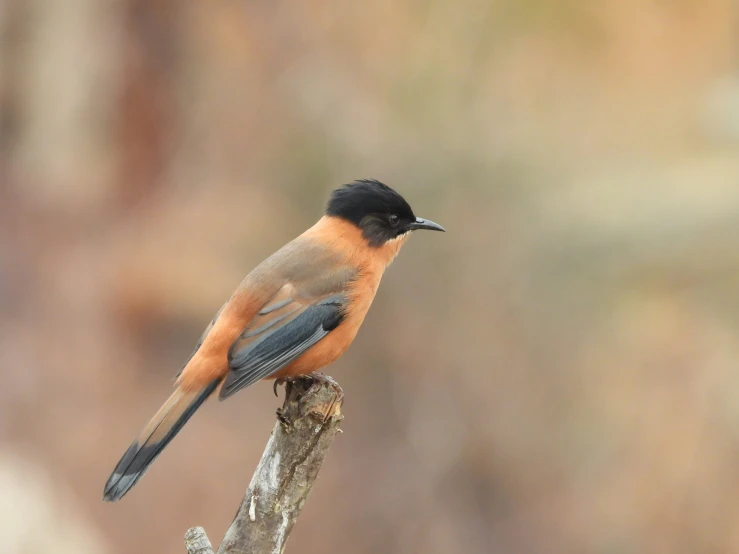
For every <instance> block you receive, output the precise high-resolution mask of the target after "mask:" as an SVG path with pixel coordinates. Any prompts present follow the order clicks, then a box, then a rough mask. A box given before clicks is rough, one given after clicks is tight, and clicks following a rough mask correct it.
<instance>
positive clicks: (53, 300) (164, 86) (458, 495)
mask: <svg viewBox="0 0 739 554" xmlns="http://www.w3.org/2000/svg"><path fill="white" fill-rule="evenodd" d="M360 177H375V178H378V179H381V180H383V181H386V182H388V183H389V184H392V185H393V186H395V187H396V188H397V189H399V190H400V191H401V192H402V193H403V194H404V195H405V196H406V197H407V198H408V199H409V200H410V201H411V204H412V205H413V206H414V208H415V209H416V212H417V213H418V214H420V215H422V216H424V217H428V218H431V219H433V220H435V221H438V222H440V223H441V224H443V225H445V226H446V228H447V230H448V232H447V233H446V234H445V235H441V234H431V233H427V234H423V233H418V234H417V236H415V237H413V239H412V240H411V241H410V242H409V243H408V244H407V245H406V246H405V248H404V251H403V252H402V253H401V256H400V257H399V258H398V260H397V261H396V262H395V264H394V265H393V266H392V268H390V270H389V272H388V273H387V274H386V276H385V279H384V282H383V285H382V287H381V289H380V293H379V294H378V297H377V299H376V301H375V304H374V306H373V308H372V310H371V311H370V314H369V317H368V318H367V321H366V323H365V324H364V327H363V330H362V332H361V333H360V334H359V336H358V339H357V341H356V342H355V344H354V345H353V347H352V348H351V349H350V351H349V352H348V353H347V355H345V356H344V357H343V359H341V360H340V361H339V362H338V363H336V364H335V365H334V366H333V367H331V368H330V369H329V370H328V373H330V374H332V375H334V376H335V377H337V378H338V379H339V381H340V382H341V383H342V385H343V386H344V389H345V391H346V403H345V406H344V412H345V415H346V420H345V422H344V430H345V432H344V434H343V435H341V436H339V438H338V440H337V441H336V443H335V445H334V447H333V449H332V451H331V452H330V455H329V458H328V460H327V463H326V465H325V466H324V469H323V472H322V474H321V477H320V479H319V481H318V484H317V486H316V487H315V489H314V492H313V494H312V496H311V498H310V501H309V502H308V504H307V506H306V508H305V510H304V512H303V515H302V517H301V519H300V521H299V522H298V524H297V526H296V528H295V530H294V533H293V535H292V537H291V539H290V542H289V543H288V548H287V551H288V552H292V553H305V554H309V553H319V552H320V553H332V552H352V553H355V554H362V553H375V552H382V553H385V554H393V553H424V554H437V553H438V554H442V553H444V554H448V553H456V552H466V553H470V554H472V553H475V554H477V553H480V554H489V553H505V554H528V553H531V554H542V553H544V554H550V553H551V554H558V553H563V554H564V553H567V554H579V553H583V554H585V553H587V554H590V553H595V554H611V553H618V554H631V553H649V554H655V553H678V554H679V553H696V552H700V553H702V554H706V553H714V552H715V553H728V552H739V492H738V491H739V363H737V362H738V360H739V294H738V285H737V283H738V282H739V5H738V4H737V3H736V2H735V1H734V0H662V1H656V0H650V1H646V0H601V1H598V2H593V1H592V0H559V1H555V0H464V1H461V2H446V1H443V0H411V1H407V2H397V1H390V0H379V1H376V2H364V3H359V2H339V1H332V0H312V1H297V2H274V1H268V0H262V1H246V0H228V1H223V2H191V1H187V0H116V1H112V0H111V1H105V2H99V1H96V0H65V1H64V2H61V1H48V0H3V1H2V2H0V383H1V384H0V537H2V540H0V552H2V553H3V554H36V553H41V552H44V553H45V552H51V551H53V552H57V553H61V554H66V553H68V552H69V553H72V552H73V553H75V554H88V553H89V554H123V553H128V552H142V553H148V552H151V553H158V554H162V553H178V552H183V546H182V535H183V533H184V532H185V530H186V529H187V528H188V527H190V526H193V525H196V524H197V525H204V526H205V527H206V529H207V530H208V532H209V534H210V536H211V537H212V538H213V539H214V541H215V542H217V541H218V540H219V539H220V537H222V536H223V533H224V531H225V529H226V528H227V526H228V525H229V524H230V521H231V519H232V517H233V514H234V513H235V510H236V508H237V506H238V504H239V501H240V499H241V496H242V494H243V491H244V490H245V488H246V485H247V484H248V481H249V479H250V477H251V474H252V471H253V469H254V467H255V466H256V463H257V461H258V459H259V456H260V454H261V452H262V449H263V446H264V444H265V442H266V439H267V437H268V435H269V432H270V429H271V427H272V425H273V421H274V409H275V408H276V407H277V406H278V405H279V403H280V401H279V400H277V399H275V398H274V397H273V396H272V392H271V390H270V384H267V383H262V384H258V385H256V386H254V387H253V388H251V389H250V390H248V391H246V392H243V393H241V394H239V395H238V397H236V398H234V399H232V400H231V401H230V402H226V403H222V404H219V403H218V402H210V403H208V404H207V405H206V406H204V407H203V408H202V410H201V411H200V412H199V413H198V415H197V416H196V417H195V418H194V419H193V420H192V421H191V422H190V423H189V424H188V426H187V427H186V428H185V430H184V431H183V432H182V433H181V434H180V435H179V436H178V437H177V439H176V440H175V441H174V442H173V443H172V444H171V446H170V447H169V448H168V449H167V450H166V452H165V453H164V454H163V455H162V456H161V457H160V458H159V460H158V461H157V463H156V464H155V465H154V466H153V468H152V470H151V471H150V472H149V473H148V474H147V476H146V477H145V478H144V479H143V480H142V482H141V483H140V484H139V486H137V487H136V488H135V489H134V490H133V492H132V493H131V494H130V495H129V496H127V497H126V498H125V499H124V500H123V501H122V502H120V503H118V504H115V505H108V504H103V503H102V502H101V495H102V488H103V484H104V482H105V480H106V478H107V477H108V474H109V472H110V470H111V469H112V467H113V466H114V464H115V463H116V461H117V460H118V458H119V456H120V455H121V453H122V452H123V450H124V449H125V448H126V447H127V446H128V444H129V442H130V440H131V439H132V438H133V437H134V436H135V434H136V433H137V431H138V430H139V428H140V427H141V426H142V425H143V424H144V423H145V421H146V420H148V418H149V417H150V416H151V415H152V414H153V413H154V411H155V410H156V409H157V408H158V406H159V405H160V403H161V402H162V401H163V400H164V399H165V398H166V397H167V396H168V394H169V389H170V386H171V384H172V379H173V376H174V374H175V372H176V371H177V370H178V369H179V367H180V365H181V364H182V362H183V361H184V360H185V358H186V356H187V355H188V354H189V353H190V351H191V348H192V346H193V344H194V342H195V341H196V339H197V337H198V336H199V334H200V332H201V331H202V329H203V327H204V326H205V324H206V323H207V322H208V321H209V319H210V318H211V317H212V315H213V314H214V312H215V311H216V309H217V308H218V307H219V306H220V305H221V303H222V302H223V301H224V300H225V299H226V298H227V297H228V296H229V295H230V294H231V292H232V290H233V289H234V288H235V286H236V285H237V284H238V282H239V281H240V280H241V278H242V277H243V275H244V274H246V272H248V271H249V270H250V269H251V268H252V267H254V266H255V265H256V264H257V263H258V262H259V261H261V260H262V259H263V258H264V257H265V256H267V255H268V254H270V253H271V252H272V251H274V250H275V249H276V248H277V247H279V246H281V245H282V244H283V243H285V242H286V241H288V240H289V239H291V238H292V237H293V236H295V235H297V234H298V233H299V232H301V231H302V230H303V229H305V228H306V227H308V226H309V225H311V224H312V223H313V221H314V220H315V219H317V217H318V215H319V214H320V212H321V209H322V207H323V205H324V202H325V200H326V197H327V194H328V193H329V191H330V190H331V189H332V188H333V187H335V186H337V185H340V184H342V183H345V182H348V181H351V180H353V179H355V178H360Z"/></svg>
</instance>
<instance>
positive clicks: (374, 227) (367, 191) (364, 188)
mask: <svg viewBox="0 0 739 554" xmlns="http://www.w3.org/2000/svg"><path fill="white" fill-rule="evenodd" d="M326 215H328V216H333V217H339V218H341V219H345V220H347V221H349V222H351V223H353V224H354V225H356V226H357V227H359V228H360V229H361V230H362V235H363V236H364V238H365V239H367V242H368V243H369V244H370V246H375V247H380V246H383V245H385V244H387V243H388V242H390V241H394V240H395V239H398V238H402V237H404V236H407V233H408V232H410V231H415V230H416V229H429V230H431V231H444V228H443V227H442V226H441V225H439V224H438V223H434V222H433V221H429V220H428V219H423V218H420V217H416V216H415V215H414V214H413V210H412V209H411V207H410V205H409V204H408V202H406V201H405V199H404V198H403V197H402V196H401V195H400V194H398V193H397V192H395V191H394V190H393V189H391V188H390V187H389V186H387V185H385V184H383V183H381V182H380V181H376V180H374V179H361V180H359V181H354V182H353V183H350V184H348V185H344V186H343V187H340V188H338V189H336V190H334V191H333V192H332V193H331V198H330V199H329V201H328V205H327V206H326Z"/></svg>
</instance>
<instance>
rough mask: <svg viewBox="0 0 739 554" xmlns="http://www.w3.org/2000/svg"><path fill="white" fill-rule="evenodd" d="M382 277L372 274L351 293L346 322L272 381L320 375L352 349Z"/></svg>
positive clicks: (277, 373)
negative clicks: (350, 347) (282, 378)
mask: <svg viewBox="0 0 739 554" xmlns="http://www.w3.org/2000/svg"><path fill="white" fill-rule="evenodd" d="M381 276H382V274H381V273H380V274H374V273H373V274H372V275H370V276H367V277H365V279H363V280H362V281H360V282H359V283H357V284H356V285H355V286H354V288H353V290H352V291H351V292H350V298H351V304H350V307H349V309H348V310H347V314H346V316H345V317H344V320H343V321H342V322H341V323H340V324H339V326H338V327H337V328H336V329H334V330H333V331H331V332H330V333H329V334H328V335H327V336H326V337H324V338H323V339H321V340H320V341H318V343H316V345H315V346H313V347H312V348H310V349H309V350H308V351H307V352H305V353H304V354H302V355H301V356H300V357H299V358H297V359H296V360H295V361H293V362H291V363H290V364H288V365H287V366H285V367H284V368H282V369H281V370H280V371H278V372H276V373H274V374H273V375H271V376H270V377H269V378H275V377H293V376H295V375H305V374H307V373H313V372H314V371H318V370H319V369H321V368H322V367H325V366H327V365H329V364H331V363H333V362H335V361H336V360H337V359H338V358H339V357H340V356H341V355H342V354H343V353H344V352H346V349H347V348H349V346H350V345H351V343H352V341H354V337H356V336H357V332H358V331H359V328H360V327H361V325H362V322H363V321H364V317H365V316H366V315H367V311H368V310H369V308H370V306H371V305H372V300H373V299H374V297H375V293H376V292H377V286H378V285H379V284H380V278H381Z"/></svg>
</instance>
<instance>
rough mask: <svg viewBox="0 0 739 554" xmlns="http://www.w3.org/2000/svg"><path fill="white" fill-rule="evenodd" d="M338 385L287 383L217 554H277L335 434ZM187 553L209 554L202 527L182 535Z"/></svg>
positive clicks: (308, 380)
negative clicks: (275, 418) (248, 480)
mask: <svg viewBox="0 0 739 554" xmlns="http://www.w3.org/2000/svg"><path fill="white" fill-rule="evenodd" d="M342 399H343V392H342V391H341V387H339V385H338V384H337V383H336V382H335V381H334V380H333V379H331V378H330V377H327V376H325V375H322V374H313V375H311V376H305V377H299V378H297V379H295V380H294V381H292V382H289V383H287V385H286V388H285V402H284V404H283V406H282V408H280V409H278V410H277V418H278V421H277V423H276V424H275V427H274V429H273V430H272V434H271V436H270V438H269V441H268V442H267V446H266V447H265V449H264V454H262V459H261V460H260V462H259V465H258V466H257V469H256V471H255V473H254V476H253V477H252V480H251V483H250V484H249V488H248V489H247V491H246V494H245V495H244V499H243V500H242V502H241V506H240V507H239V511H238V513H237V514H236V517H235V518H234V520H233V523H231V527H229V529H228V531H227V532H226V536H225V537H224V539H223V542H222V543H221V546H220V547H219V548H218V554H274V553H282V552H283V551H284V548H285V542H286V541H287V537H288V536H289V535H290V531H291V530H292V528H293V525H295V521H296V520H297V519H298V516H299V515H300V511H301V509H302V508H303V505H304V504H305V501H306V499H307V498H308V495H309V494H310V491H311V489H312V487H313V483H314V482H315V480H316V477H318V472H319V470H320V469H321V465H322V464H323V460H324V459H325V457H326V454H327V453H328V450H329V448H330V447H331V444H332V443H333V440H334V437H335V436H336V433H337V432H339V431H340V429H339V423H340V422H341V420H342V419H343V416H342V415H341V401H342ZM185 545H186V546H187V552H188V554H212V553H213V549H212V547H211V545H210V541H209V540H208V537H207V536H206V534H205V531H204V530H203V528H202V527H194V528H192V529H190V530H189V531H188V532H187V533H186V534H185Z"/></svg>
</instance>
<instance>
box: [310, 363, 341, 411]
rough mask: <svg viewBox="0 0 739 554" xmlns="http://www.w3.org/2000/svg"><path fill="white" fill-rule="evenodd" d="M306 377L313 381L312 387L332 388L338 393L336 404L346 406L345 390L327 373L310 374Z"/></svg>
mask: <svg viewBox="0 0 739 554" xmlns="http://www.w3.org/2000/svg"><path fill="white" fill-rule="evenodd" d="M304 377H305V378H308V379H311V380H312V381H313V383H312V384H311V386H315V385H316V384H318V385H319V386H320V385H328V386H329V387H331V388H332V389H333V391H334V392H335V393H336V402H338V403H339V405H340V406H343V405H344V389H342V388H341V387H340V386H339V383H337V382H336V381H335V380H334V379H333V377H329V376H328V375H326V374H325V373H319V372H317V371H316V372H315V373H309V374H308V375H305V376H304Z"/></svg>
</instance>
